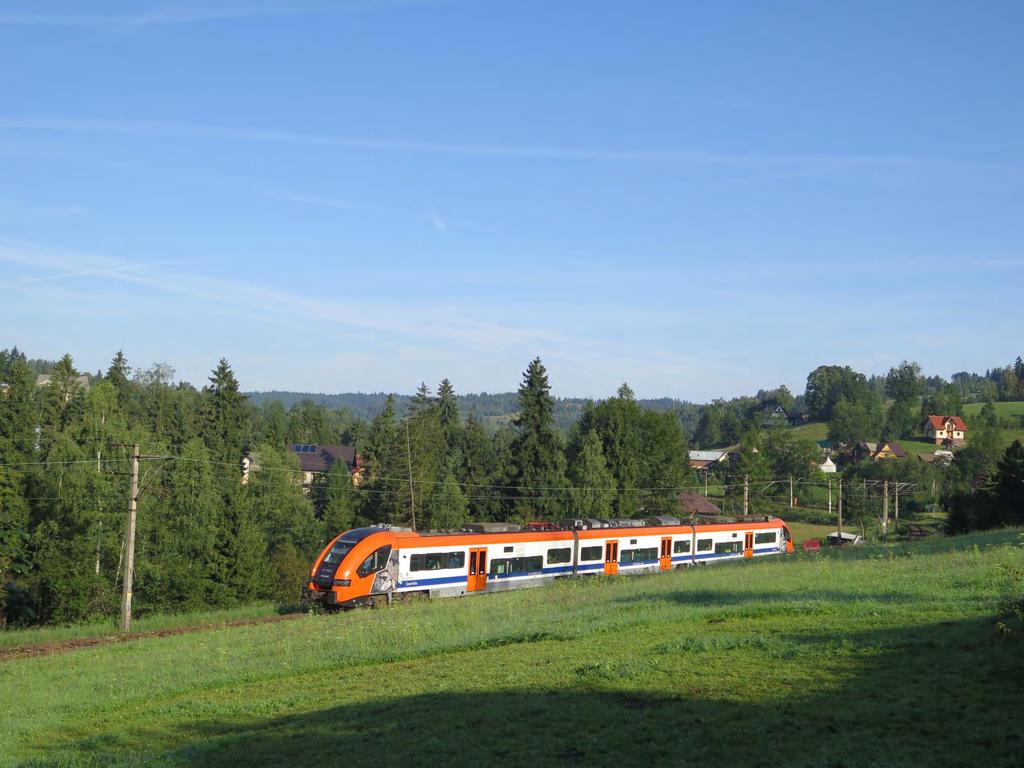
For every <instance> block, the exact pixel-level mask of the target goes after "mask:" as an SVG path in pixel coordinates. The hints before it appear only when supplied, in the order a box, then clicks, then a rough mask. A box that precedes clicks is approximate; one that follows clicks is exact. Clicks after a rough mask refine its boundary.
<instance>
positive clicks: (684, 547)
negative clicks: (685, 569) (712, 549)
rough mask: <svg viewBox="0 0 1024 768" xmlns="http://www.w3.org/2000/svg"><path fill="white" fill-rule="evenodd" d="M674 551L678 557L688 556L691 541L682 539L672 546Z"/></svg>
mask: <svg viewBox="0 0 1024 768" xmlns="http://www.w3.org/2000/svg"><path fill="white" fill-rule="evenodd" d="M672 551H673V552H675V553H676V554H677V555H685V554H688V553H689V551H690V540H689V539H680V540H679V541H677V542H676V543H675V544H673V545H672Z"/></svg>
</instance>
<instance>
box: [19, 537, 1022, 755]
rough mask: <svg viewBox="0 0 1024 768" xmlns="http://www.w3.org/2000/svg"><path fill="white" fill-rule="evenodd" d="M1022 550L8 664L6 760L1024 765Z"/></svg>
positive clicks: (816, 562)
mask: <svg viewBox="0 0 1024 768" xmlns="http://www.w3.org/2000/svg"><path fill="white" fill-rule="evenodd" d="M1021 535H1022V534H1021V532H1020V531H1002V532H996V533H989V534H983V535H975V536H971V537H964V538H960V539H946V538H941V539H933V540H928V541H924V542H919V543H917V544H915V545H912V546H911V545H892V546H886V547H882V546H878V547H870V546H868V547H859V548H854V549H849V550H844V551H842V552H822V553H820V554H815V555H795V556H791V557H786V558H775V559H765V560H759V561H756V562H741V563H732V564H722V565H717V566H712V567H699V568H695V569H689V570H687V571H674V572H672V573H669V574H661V575H652V576H649V577H622V578H614V579H605V578H593V579H586V580H566V581H562V582H559V583H558V584H556V585H555V586H553V587H549V588H544V589H535V590H526V591H522V592H515V593H508V594H499V595H486V596H481V597H474V598H464V599H458V600H449V601H436V602H431V603H422V604H414V605H408V606H400V607H395V608H391V609H385V610H380V611H357V612H351V613H347V614H341V615H332V616H308V617H304V618H301V619H297V620H294V621H289V622H282V623H276V624H265V625H260V626H250V627H239V628H232V629H222V630H214V631H204V632H197V633H194V634H189V635H175V636H170V637H163V638H151V639H144V640H139V641H135V642H129V643H118V644H112V645H107V646H100V647H95V648H89V649H85V650H77V651H71V652H68V653H64V654H62V655H57V656H51V657H44V658H30V659H27V658H23V659H16V660H11V661H7V662H3V663H0V764H4V765H19V764H20V765H39V766H58V765H59V766H75V765H95V766H101V765H102V766H107V765H166V766H177V765H200V766H202V765H209V766H219V765H234V764H244V765H246V766H263V765H268V766H269V765H275V766H276V765H288V764H296V765H298V764H301V765H312V764H318V765H352V766H364V765H365V766H374V768H377V767H378V766H402V767H403V768H406V767H408V766H416V765H421V764H428V765H443V766H445V767H446V768H448V767H451V766H482V765H490V764H501V765H536V766H565V765H579V766H591V765H594V766H601V765H615V766H622V765H624V764H625V765H632V764H636V765H664V766H674V765H681V764H685V763H690V762H692V763H694V764H705V765H843V766H881V765H915V766H917V765H986V766H1000V765H1006V766H1009V765H1018V764H1019V762H1020V754H1021V750H1022V749H1024V742H1022V740H1021V738H1022V737H1021V733H1020V719H1019V718H1020V713H1021V700H1022V699H1021V697H1022V694H1024V643H1022V640H1021V634H1020V633H1021V628H1020V626H1019V622H1016V620H1009V619H1007V620H1006V621H1005V622H1004V623H1005V626H1006V629H1003V628H1001V627H1000V625H999V624H998V622H997V619H998V617H999V616H1000V614H1001V612H1002V611H1003V606H1004V605H1005V601H1006V599H1007V598H1008V597H1011V596H1016V597H1019V596H1020V595H1021V594H1022V592H1024V585H1022V579H1024V546H1022V539H1021Z"/></svg>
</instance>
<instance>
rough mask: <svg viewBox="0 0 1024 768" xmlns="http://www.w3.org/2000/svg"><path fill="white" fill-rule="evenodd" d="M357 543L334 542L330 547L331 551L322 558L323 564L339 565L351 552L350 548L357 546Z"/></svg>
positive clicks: (340, 540) (341, 540) (339, 540)
mask: <svg viewBox="0 0 1024 768" xmlns="http://www.w3.org/2000/svg"><path fill="white" fill-rule="evenodd" d="M358 543H359V542H357V541H345V540H343V539H338V540H337V541H336V542H334V546H333V547H331V551H330V552H328V553H327V556H326V557H324V560H323V562H324V563H340V562H341V561H342V560H344V559H345V555H347V554H348V553H349V552H351V551H352V548H353V547H354V546H355V545H356V544H358Z"/></svg>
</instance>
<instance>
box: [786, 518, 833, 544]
mask: <svg viewBox="0 0 1024 768" xmlns="http://www.w3.org/2000/svg"><path fill="white" fill-rule="evenodd" d="M786 525H788V526H789V532H790V533H792V534H793V542H794V543H795V544H796V545H797V546H799V545H801V544H803V543H804V542H805V541H806V540H807V539H823V538H825V536H827V535H828V534H830V533H832V531H834V530H835V529H836V527H835V525H816V524H814V523H801V522H796V521H787V522H786Z"/></svg>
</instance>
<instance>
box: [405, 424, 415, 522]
mask: <svg viewBox="0 0 1024 768" xmlns="http://www.w3.org/2000/svg"><path fill="white" fill-rule="evenodd" d="M405 458H406V461H407V462H408V466H409V509H410V510H411V512H412V529H413V530H414V531H415V530H416V490H415V488H413V481H412V441H411V440H410V439H409V422H406V423H405Z"/></svg>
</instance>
